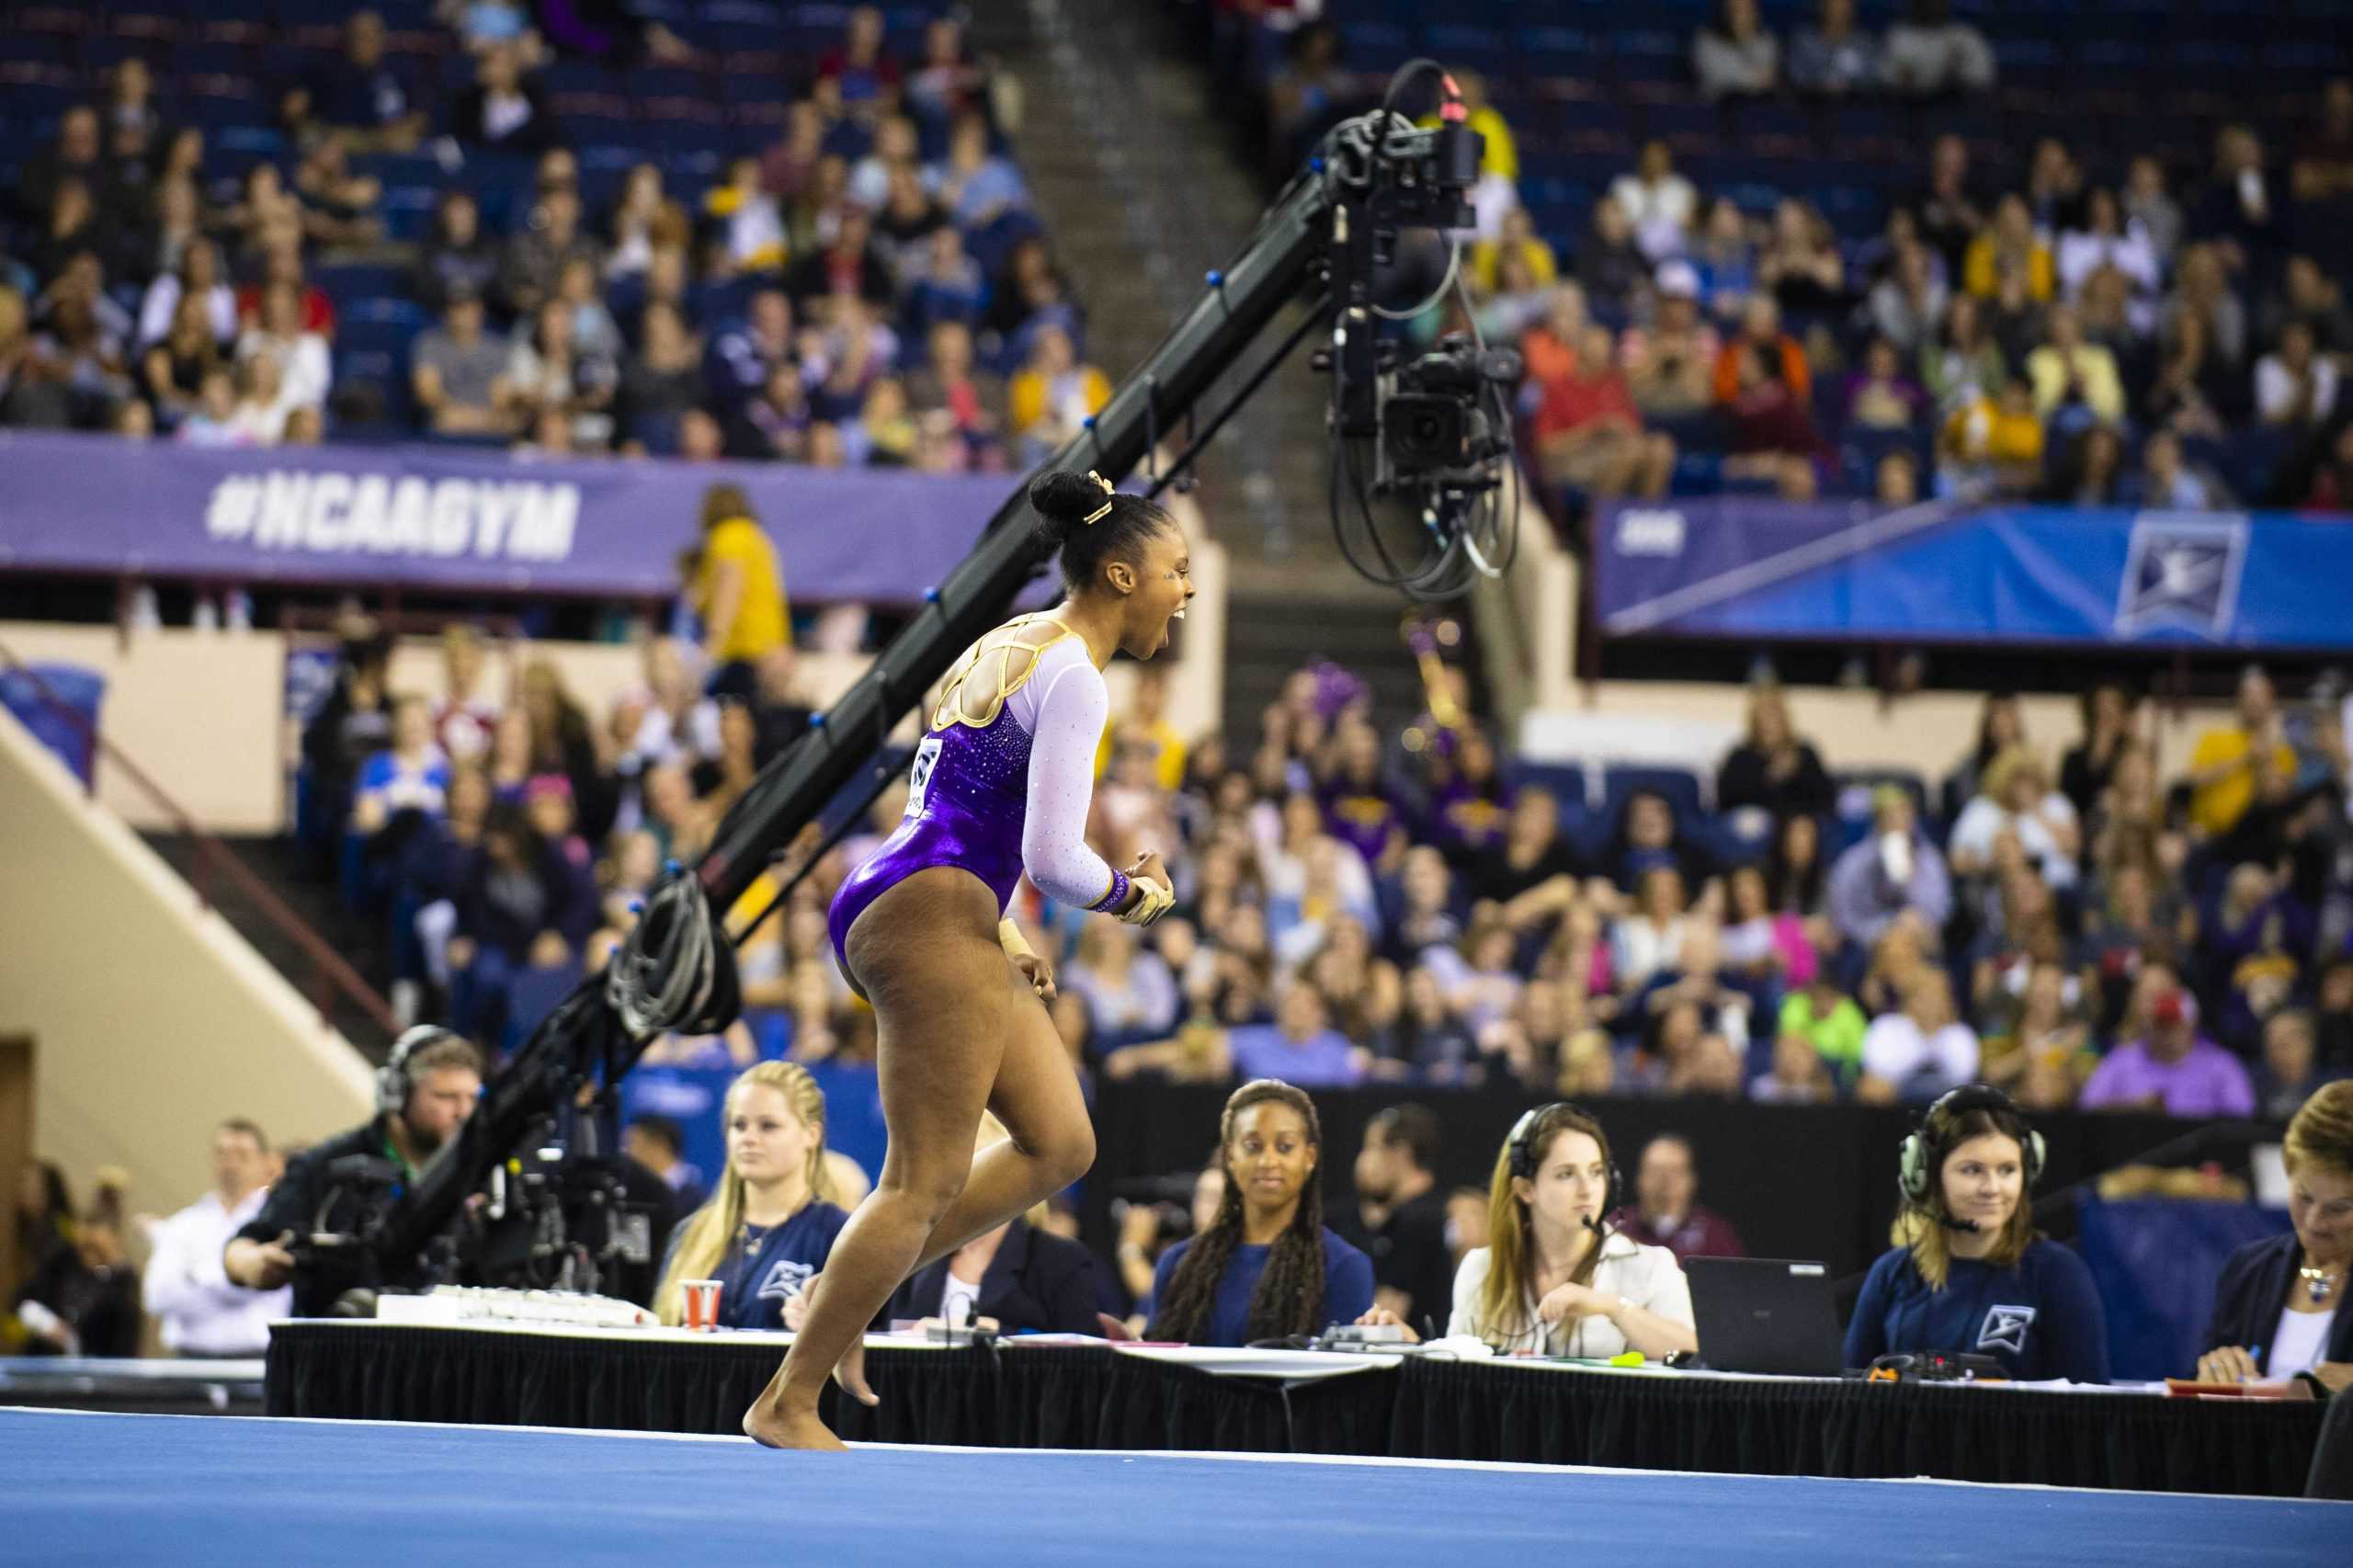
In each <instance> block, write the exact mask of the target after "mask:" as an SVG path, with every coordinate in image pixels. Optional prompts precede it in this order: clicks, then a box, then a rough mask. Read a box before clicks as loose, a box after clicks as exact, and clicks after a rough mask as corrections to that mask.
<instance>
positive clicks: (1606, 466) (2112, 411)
mask: <svg viewBox="0 0 2353 1568" xmlns="http://www.w3.org/2000/svg"><path fill="white" fill-rule="evenodd" d="M1316 9H1317V8H1316V7H1312V6H1311V7H1304V8H1302V10H1304V11H1305V12H1307V13H1308V14H1311V15H1312V14H1313V11H1314V10H1316ZM1332 9H1333V10H1334V11H1335V12H1339V11H1340V9H1341V8H1339V7H1333V8H1332ZM1275 15H1276V14H1275V13H1269V17H1273V16H1275ZM1282 15H1284V16H1287V17H1288V16H1291V15H1294V13H1289V12H1286V13H1282ZM1271 25H1272V23H1271V22H1270V21H1267V20H1262V21H1261V22H1260V23H1259V24H1258V26H1260V27H1261V28H1267V27H1269V26H1271ZM1990 25H1993V26H1995V27H1998V26H1999V23H1998V20H1997V21H1995V22H1994V23H1992V24H1990ZM1274 36H1276V35H1273V34H1268V35H1267V37H1269V38H1272V37H1274ZM1281 37H1282V40H1283V41H1282V45H1281V47H1280V49H1279V51H1278V50H1276V49H1274V48H1272V47H1268V48H1267V49H1265V50H1263V51H1261V53H1260V55H1259V57H1258V63H1257V69H1256V75H1255V80H1256V83H1257V85H1258V86H1259V87H1260V90H1261V91H1262V93H1263V96H1264V99H1265V103H1266V108H1267V115H1268V120H1269V125H1270V131H1269V134H1270V137H1271V140H1272V142H1274V144H1275V145H1276V147H1277V148H1279V154H1278V157H1279V161H1281V160H1290V161H1295V159H1296V157H1297V156H1300V155H1303V154H1304V153H1305V151H1306V150H1307V149H1308V147H1309V146H1310V145H1311V144H1312V142H1313V139H1314V137H1316V136H1318V135H1320V134H1321V132H1322V131H1324V129H1325V128H1327V127H1328V126H1329V125H1330V124H1331V123H1332V122H1333V120H1334V119H1336V118H1337V117H1338V116H1339V115H1341V114H1343V113H1346V112H1353V111H1354V110H1356V109H1358V108H1370V106H1371V104H1372V103H1373V102H1374V101H1376V100H1377V99H1378V98H1379V97H1380V96H1381V84H1380V79H1379V78H1377V77H1371V76H1368V75H1364V74H1354V73H1351V72H1350V71H1349V70H1347V66H1346V62H1345V61H1344V60H1343V58H1342V53H1341V51H1342V39H1343V32H1342V30H1341V28H1339V27H1337V26H1336V25H1334V23H1332V22H1330V21H1313V22H1309V23H1306V24H1304V25H1301V26H1297V27H1296V28H1294V29H1293V30H1290V31H1289V32H1288V33H1286V34H1284V35H1281ZM1569 63H1572V64H1573V63H1574V62H1569ZM1591 69H1592V70H1593V72H1594V74H1599V71H1600V69H1601V68H1600V67H1599V66H1598V65H1595V66H1593V67H1591ZM1690 69H1691V72H1692V76H1691V81H1692V84H1693V85H1694V86H1695V87H1696V89H1697V91H1698V93H1699V95H1700V97H1702V98H1703V99H1706V100H1711V101H1721V102H1725V103H1726V104H1727V106H1728V107H1727V108H1725V110H1724V111H1723V112H1725V113H1726V114H1727V115H1731V114H1734V113H1736V112H1737V109H1736V108H1735V107H1732V101H1733V100H1748V101H1751V102H1770V103H1774V104H1791V105H1795V106H1798V107H1800V108H1808V107H1812V106H1830V105H1836V104H1849V103H1854V102H1857V101H1859V100H1870V99H1881V100H1889V99H1893V100H1896V101H1903V100H1911V99H1927V98H1938V99H1944V100H1949V99H1951V98H1953V97H1961V96H1966V95H1972V94H1981V93H1983V92H1984V91H1985V90H1986V89H1988V88H1990V87H1991V85H1993V79H1994V56H1993V53H1992V51H1990V49H1989V47H1988V44H1987V40H1986V39H1985V38H1984V35H1983V34H1982V33H1980V32H1979V30H1978V29H1977V28H1975V27H1974V26H1972V25H1970V24H1968V23H1965V22H1961V21H1958V20H1956V19H1954V18H1953V17H1951V16H1950V14H1949V7H1948V6H1944V5H1941V4H1938V3H1935V0H1928V3H1924V4H1915V5H1913V6H1909V7H1907V10H1906V14H1905V16H1904V18H1903V19H1901V20H1899V21H1898V22H1897V23H1896V24H1895V25H1894V26H1893V27H1892V28H1889V29H1888V30H1887V31H1886V32H1885V33H1883V34H1873V33H1871V32H1870V30H1869V29H1867V28H1861V27H1859V24H1858V22H1857V20H1856V15H1855V6H1853V5H1852V4H1851V0H1828V3H1826V4H1824V5H1822V6H1819V7H1818V10H1817V14H1816V16H1815V17H1814V18H1813V20H1812V21H1811V22H1809V23H1808V25H1806V26H1804V27H1802V28H1799V29H1797V30H1796V31H1795V32H1794V33H1793V34H1792V35H1791V36H1790V38H1789V39H1788V40H1786V43H1785V40H1779V39H1777V37H1776V35H1775V34H1774V33H1773V31H1772V30H1771V29H1770V28H1768V27H1767V26H1766V25H1765V24H1764V23H1763V22H1762V21H1761V20H1760V19H1759V15H1758V11H1757V7H1756V5H1755V3H1754V0H1727V3H1726V4H1724V5H1723V6H1722V7H1720V10H1719V14H1718V15H1717V16H1716V17H1715V18H1714V19H1712V20H1711V22H1710V24H1709V25H1707V26H1706V27H1704V28H1701V29H1700V30H1699V32H1698V33H1697V35H1696V36H1695V38H1694V40H1693V43H1692V52H1691V61H1690ZM1456 77H1457V80H1458V81H1459V83H1460V85H1461V90H1462V93H1463V96H1464V102H1465V105H1466V108H1467V109H1468V122H1469V123H1470V125H1471V126H1472V129H1474V130H1477V131H1480V132H1481V133H1482V134H1483V135H1484V136H1485V137H1486V139H1487V146H1486V153H1485V162H1484V164H1483V168H1482V178H1481V180H1480V183H1479V186H1478V187H1477V189H1476V190H1475V192H1474V206H1475V208H1476V211H1477V227H1476V233H1474V234H1466V235H1464V236H1462V238H1463V239H1464V241H1465V242H1466V250H1467V255H1466V256H1465V258H1464V259H1465V262H1466V265H1465V267H1464V269H1463V274H1464V278H1465V279H1466V281H1467V283H1468V284H1469V292H1468V301H1467V303H1468V309H1467V310H1466V309H1465V308H1464V306H1463V304H1462V303H1461V302H1459V301H1451V300H1449V301H1447V302H1446V303H1445V304H1443V305H1440V306H1434V307H1432V308H1431V309H1430V310H1429V311H1428V312H1427V313H1426V315H1425V317H1424V318H1423V319H1422V320H1421V322H1419V323H1418V324H1416V327H1415V330H1416V331H1417V332H1418V333H1421V334H1425V335H1427V334H1435V333H1438V332H1441V331H1457V330H1464V329H1466V328H1468V327H1470V326H1472V325H1473V324H1476V325H1477V326H1478V327H1479V328H1480V329H1481V330H1482V331H1483V332H1484V334H1485V335H1487V337H1489V338H1490V339H1502V340H1516V341H1517V342H1518V344H1519V346H1520V347H1521V349H1522V351H1523V355H1524V358H1525V360H1526V364H1527V375H1526V380H1525V381H1524V382H1523V384H1522V386H1521V389H1520V400H1519V409H1520V414H1521V416H1522V421H1523V433H1524V436H1525V437H1526V442H1525V444H1526V446H1527V448H1528V449H1529V452H1530V453H1531V454H1532V457H1533V460H1534V463H1535V466H1536V467H1537V469H1538V470H1539V472H1540V474H1541V475H1542V477H1543V478H1544V479H1545V480H1546V481H1547V482H1548V483H1549V484H1550V486H1551V487H1552V491H1553V493H1554V494H1556V495H1563V496H1566V497H1568V498H1571V499H1573V500H1575V499H1608V498H1611V497H1615V496H1621V495H1633V496H1656V495H1663V494H1668V493H1669V492H1670V491H1672V492H1673V493H1676V494H1688V493H1707V492H1711V491H1716V490H1719V489H1722V490H1731V491H1734V492H1741V493H1749V494H1765V495H1778V496H1780V497H1783V498H1788V499H1793V500H1809V499H1813V498H1814V497H1816V496H1818V495H1825V494H1828V495H1854V496H1869V497H1872V498H1875V499H1876V500H1878V501H1879V502H1881V504H1884V505H1887V506H1902V505H1907V504H1911V503H1913V502H1915V501H1918V500H1920V499H1923V498H1926V497H1929V496H1950V495H1958V494H1968V495H1998V496H2002V497H2006V498H2010V499H2031V500H2038V501H2044V502H2051V503H2060V504H2077V505H2087V506H2090V505H2123V506H2163V507H2165V508H2168V509H2175V510H2188V511H2198V510H2209V509H2222V508H2228V507H2231V506H2257V505H2260V506H2276V507H2286V508H2303V507H2312V508H2315V509H2322V510H2343V509H2346V508H2347V506H2353V400H2343V399H2340V395H2339V389H2340V387H2341V386H2342V385H2343V383H2344V382H2345V381H2346V380H2347V375H2346V371H2347V369H2348V358H2347V357H2348V355H2353V312H2348V311H2347V305H2346V299H2345V285H2346V281H2347V265H2348V257H2347V254H2346V253H2345V251H2344V248H2343V246H2342V244H2341V234H2342V233H2343V227H2344V223H2345V221H2346V216H2347V208H2346V199H2347V194H2348V192H2353V81H2348V80H2341V79H2340V80H2337V81H2335V82H2331V83H2329V84H2328V85H2326V87H2325V90H2323V91H2321V92H2320V93H2318V94H2316V95H2313V96H2312V97H2304V96H2303V95H2302V94H2301V93H2300V94H2299V95H2298V97H2299V100H2300V108H2301V111H2302V112H2301V113H2300V114H2299V116H2298V118H2299V119H2302V121H2303V122H2304V124H2305V127H2306V129H2305V131H2303V133H2302V139H2301V140H2300V141H2299V142H2297V144H2296V145H2294V146H2292V147H2290V148H2281V147H2277V146H2267V145H2265V143H2264V142H2263V141H2262V139H2261V138H2260V137H2259V136H2258V134H2257V132H2256V130H2255V129H2254V128H2253V127H2252V126H2251V125H2249V124H2245V123H2241V124H2228V125H2224V126H2222V128H2221V130H2220V131H2219V132H2218V133H2217V134H2216V135H2215V137H2214V140H2213V142H2212V147H2211V162H2210V163H2209V164H2208V165H2206V166H2205V167H2204V168H2203V169H2200V170H2196V171H2191V170H2188V169H2185V168H2183V167H2181V166H2180V165H2174V164H2169V163H2168V162H2167V161H2165V159H2162V158H2160V157H2159V156H2158V155H2157V154H2156V153H2155V152H2154V151H2153V150H2148V149H2143V150H2141V151H2138V152H2135V153H2129V154H2126V153H2107V152H2103V151H2101V150H2098V149H2096V148H2094V147H2092V146H2090V145H2089V144H2088V142H2086V140H2084V139H2081V138H2078V137H2071V136H2066V135H2058V134H2053V135H2045V136H2041V137H2040V138H2038V139H2036V140H2034V141H2033V142H2031V144H2030V145H2029V144H2027V143H2023V142H2021V143H2016V144H2009V145H2005V144H2002V143H2000V142H1987V141H1984V140H1972V139H1968V138H1965V137H1964V136H1963V135H1962V134H1961V133H1960V132H1959V131H1948V132H1946V133H1943V134H1938V135H1934V136H1933V137H1931V136H1929V135H1926V134H1923V135H1922V136H1921V137H1920V138H1919V141H1918V142H1917V143H1915V144H1918V145H1922V146H1925V149H1926V153H1927V156H1926V159H1925V161H1924V163H1923V164H1922V165H1920V166H1918V167H1917V168H1916V170H1915V175H1914V176H1913V180H1912V183H1911V187H1910V188H1909V189H1908V190H1899V191H1894V192H1891V193H1888V194H1887V196H1886V197H1882V196H1881V194H1879V193H1878V191H1877V190H1876V189H1874V190H1873V191H1871V192H1867V193H1866V194H1870V197H1871V199H1870V204H1869V205H1870V208H1871V209H1880V208H1882V207H1883V210H1884V222H1883V223H1880V224H1879V225H1878V226H1877V227H1876V229H1875V230H1873V229H1871V228H1870V227H1868V226H1865V227H1861V228H1859V227H1858V225H1857V224H1856V222H1855V220H1854V213H1853V211H1852V210H1841V211H1839V212H1838V213H1836V214H1833V213H1832V212H1830V211H1827V210H1825V207H1824V205H1823V204H1822V202H1821V200H1820V199H1819V198H1820V194H1821V192H1820V187H1821V186H1822V185H1823V184H1825V183H1835V182H1836V180H1837V179H1838V178H1839V177H1840V176H1841V174H1842V170H1841V169H1840V168H1839V167H1838V165H1837V163H1836V154H1835V153H1834V154H1833V155H1831V156H1828V157H1822V158H1820V159H1819V160H1818V163H1817V169H1816V176H1815V177H1808V178H1806V179H1804V180H1803V181H1802V182H1800V181H1799V180H1797V179H1795V178H1793V177H1790V176H1784V177H1782V178H1781V179H1780V180H1779V182H1778V188H1777V187H1776V185H1775V184H1774V183H1771V182H1768V181H1767V180H1766V179H1765V178H1763V177H1762V174H1761V173H1760V171H1759V170H1757V169H1756V168H1753V167H1750V166H1748V165H1749V163H1750V161H1749V160H1745V159H1742V160H1732V159H1723V160H1718V161H1719V162H1722V163H1724V164H1725V165H1726V167H1727V168H1730V167H1732V166H1733V163H1735V162H1737V163H1738V165H1740V166H1739V168H1738V173H1737V177H1734V176H1732V175H1726V176H1723V177H1722V178H1721V179H1720V180H1719V181H1718V182H1717V188H1713V189H1711V188H1708V187H1707V181H1706V179H1705V178H1704V177H1703V178H1701V179H1694V178H1693V177H1690V176H1688V175H1687V174H1685V173H1684V172H1682V171H1681V170H1680V169H1679V168H1678V162H1679V160H1678V155H1677V152H1676V150H1675V143H1676V141H1677V138H1676V137H1674V136H1672V135H1665V134H1661V131H1660V125H1659V124H1658V123H1654V124H1653V125H1652V127H1651V129H1650V131H1649V132H1648V136H1647V139H1646V140H1644V141H1643V142H1642V143H1641V146H1640V152H1639V154H1638V155H1637V156H1636V157H1635V158H1634V159H1633V160H1632V161H1633V166H1632V167H1631V168H1625V167H1623V165H1620V172H1619V173H1618V174H1617V175H1616V176H1615V177H1612V178H1609V179H1608V180H1605V181H1604V182H1602V184H1601V185H1600V186H1599V187H1597V188H1596V189H1595V191H1594V194H1593V196H1592V198H1591V199H1590V201H1589V203H1588V204H1587V205H1586V207H1585V208H1583V209H1582V210H1572V211H1570V212H1568V213H1565V214H1564V213H1563V210H1562V209H1560V208H1559V207H1558V206H1557V205H1555V206H1549V207H1547V208H1546V209H1545V210H1546V213H1547V216H1548V219H1549V221H1550V224H1551V227H1552V232H1550V233H1547V232H1543V231H1542V230H1540V226H1539V224H1538V222H1536V221H1535V219H1534V218H1533V217H1532V216H1531V214H1530V210H1529V207H1528V206H1526V205H1523V200H1524V199H1527V198H1528V197H1529V195H1530V194H1531V192H1530V191H1529V190H1528V189H1525V188H1524V187H1532V186H1533V184H1534V183H1535V181H1536V178H1537V176H1536V174H1535V172H1534V170H1533V169H1531V168H1529V166H1528V165H1529V160H1530V158H1531V156H1532V154H1531V153H1529V151H1528V150H1527V149H1526V147H1525V146H1524V145H1523V142H1522V140H1521V139H1520V138H1519V137H1518V136H1516V135H1515V131H1514V126H1513V124H1512V118H1513V115H1512V113H1511V112H1510V111H1511V109H1512V108H1513V107H1514V104H1515V102H1517V103H1518V104H1523V105H1524V104H1525V103H1526V102H1527V99H1526V98H1525V97H1521V98H1518V99H1516V100H1515V99H1512V98H1509V97H1506V95H1507V94H1509V93H1510V92H1512V91H1514V90H1515V89H1516V90H1518V91H1519V92H1521V93H1525V92H1526V91H1527V90H1528V89H1529V86H1530V84H1525V83H1514V82H1511V81H1508V80H1498V81H1496V82H1495V83H1492V84H1491V83H1489V82H1486V81H1483V80H1482V79H1481V77H1480V76H1479V74H1477V73H1475V72H1470V71H1463V72H1458V73H1457V74H1456ZM1533 85H1534V86H1535V87H1536V88H1537V89H1538V90H1539V92H1540V93H1541V91H1543V90H1552V91H1562V90H1565V91H1567V92H1569V93H1570V94H1571V95H1572V96H1574V97H1582V96H1584V95H1586V94H1587V93H1590V92H1594V91H1596V90H1597V88H1596V87H1595V86H1594V85H1593V84H1592V83H1590V82H1588V81H1586V80H1585V79H1583V78H1582V77H1574V78H1571V79H1569V80H1567V81H1566V82H1565V83H1562V82H1548V83H1539V84H1533ZM1666 86H1667V85H1666V84H1648V85H1647V87H1648V94H1647V97H1648V99H1649V100H1652V101H1656V100H1659V99H1660V98H1661V90H1662V89H1663V88H1665V87H1666ZM1824 112H1828V111H1827V109H1826V108H1825V109H1824ZM1654 118H1655V117H1654ZM2275 118H2276V114H2275ZM1687 119H1688V117H1686V118H1677V119H1672V120H1666V121H1665V122H1664V123H1665V124H1671V125H1677V126H1681V125H1684V124H1686V123H1687ZM1729 123H1730V122H1729V121H1727V124H1729ZM1743 123H1744V124H1745V123H1746V122H1745V121H1744V122H1743ZM1800 123H1803V122H1802V121H1801V122H1800ZM1921 123H1923V124H1930V123H1933V122H1931V121H1922V122H1921ZM1523 129H1524V128H1523ZM1700 140H1702V141H1706V142H1711V143H1712V142H1714V141H1715V140H1716V139H1715V137H1714V136H1713V135H1712V134H1709V135H1706V136H1703V137H1701V138H1700ZM1742 140H1743V136H1742V133H1741V132H1738V131H1725V132H1724V134H1723V138H1722V142H1723V145H1724V146H1725V147H1726V148H1728V149H1732V148H1737V147H1739V146H1740V144H1741V142H1742ZM1592 161H1593V160H1592V158H1591V157H1590V156H1585V157H1581V158H1580V164H1581V165H1582V164H1586V163H1590V162H1592ZM1873 178H1874V180H1875V181H1876V179H1877V175H1876V171H1874V172H1873ZM1554 183H1557V182H1554ZM1834 220H1835V221H1834ZM1443 268H1444V257H1443V256H1435V257H1427V258H1425V261H1424V270H1426V271H1427V272H1428V273H1429V274H1430V277H1429V278H1428V282H1429V283H1430V284H1435V283H1436V282H1437V280H1438V275H1439V274H1440V273H1442V271H1443ZM1430 291H1431V290H1430V289H1429V288H1428V287H1414V288H1409V289H1405V290H1402V291H1401V295H1400V299H1399V301H1398V302H1399V303H1404V301H1406V300H1410V299H1414V298H1418V297H1420V296H1421V295H1423V294H1426V293H1428V292H1430Z"/></svg>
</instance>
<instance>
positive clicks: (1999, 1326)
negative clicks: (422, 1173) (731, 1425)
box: [763, 1292, 2035, 1356]
mask: <svg viewBox="0 0 2353 1568" xmlns="http://www.w3.org/2000/svg"><path fill="white" fill-rule="evenodd" d="M763 1293H765V1292H763ZM2034 1312H2035V1309H2034V1308H2032V1307H1990V1308H1988V1309H1986V1312H1985V1326H1984V1328H1982V1329H1979V1330H1978V1331H1977V1348H1978V1349H1980V1350H2007V1351H2009V1352H2010V1353H2011V1354H2012V1355H2014V1356H2023V1355H2025V1354H2026V1331H2027V1328H2028V1326H2029V1324H2032V1323H2033V1322H2034Z"/></svg>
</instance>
